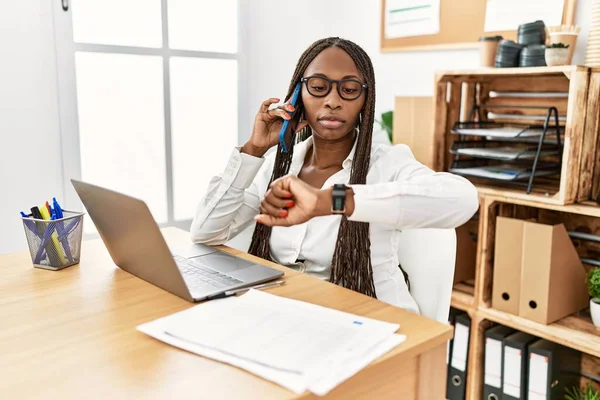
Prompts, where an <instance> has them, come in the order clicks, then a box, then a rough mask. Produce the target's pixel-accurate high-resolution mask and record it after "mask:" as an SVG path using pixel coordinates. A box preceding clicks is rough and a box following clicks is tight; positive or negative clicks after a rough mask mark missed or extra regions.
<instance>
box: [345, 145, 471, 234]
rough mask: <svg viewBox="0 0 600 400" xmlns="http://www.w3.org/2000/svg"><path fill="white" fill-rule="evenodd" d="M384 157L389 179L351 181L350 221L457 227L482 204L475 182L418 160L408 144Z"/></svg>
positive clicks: (390, 151)
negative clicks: (430, 166) (432, 168)
mask: <svg viewBox="0 0 600 400" xmlns="http://www.w3.org/2000/svg"><path fill="white" fill-rule="evenodd" d="M383 157H385V159H384V160H382V161H383V162H382V169H381V170H382V171H386V170H387V171H391V172H392V175H391V177H389V178H388V180H386V181H383V182H380V183H372V184H369V183H367V184H365V185H350V187H351V188H352V190H353V192H354V212H353V213H352V215H351V216H349V217H348V220H350V221H359V222H371V223H379V224H384V225H388V226H390V227H393V228H395V229H399V230H404V229H418V228H456V227H458V226H460V225H462V224H464V223H465V222H467V221H468V220H469V219H470V218H471V217H472V216H473V214H475V212H477V210H478V208H479V201H478V194H477V189H476V188H475V186H474V185H473V184H472V183H471V182H469V181H468V180H467V179H465V178H463V177H461V176H458V175H454V174H450V173H447V172H434V171H432V170H431V169H429V168H428V167H426V166H425V165H423V164H421V163H419V162H418V161H417V160H415V158H414V156H413V155H412V152H411V151H410V149H409V148H408V146H405V145H396V146H394V147H393V148H391V149H390V150H389V152H388V154H386V155H385V156H383Z"/></svg>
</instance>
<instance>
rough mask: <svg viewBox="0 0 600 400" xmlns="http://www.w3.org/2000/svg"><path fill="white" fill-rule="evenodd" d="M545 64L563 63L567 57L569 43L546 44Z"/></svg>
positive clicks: (550, 65)
mask: <svg viewBox="0 0 600 400" xmlns="http://www.w3.org/2000/svg"><path fill="white" fill-rule="evenodd" d="M544 58H545V59H546V65H548V66H549V67H552V66H555V65H565V64H566V63H567V60H568V58H569V45H568V44H564V43H552V44H549V45H547V46H546V51H545V53H544Z"/></svg>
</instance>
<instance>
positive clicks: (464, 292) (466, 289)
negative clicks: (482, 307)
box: [450, 283, 476, 311]
mask: <svg viewBox="0 0 600 400" xmlns="http://www.w3.org/2000/svg"><path fill="white" fill-rule="evenodd" d="M474 293H475V288H474V287H473V286H471V285H468V284H465V283H457V284H455V285H454V288H453V290H452V299H451V301H450V305H451V306H452V307H454V308H457V309H459V310H462V311H471V310H474V309H475V308H476V307H475V295H474Z"/></svg>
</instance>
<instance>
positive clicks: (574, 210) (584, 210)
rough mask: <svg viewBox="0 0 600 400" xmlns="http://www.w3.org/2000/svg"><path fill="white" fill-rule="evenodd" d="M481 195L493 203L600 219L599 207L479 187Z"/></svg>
mask: <svg viewBox="0 0 600 400" xmlns="http://www.w3.org/2000/svg"><path fill="white" fill-rule="evenodd" d="M477 190H478V191H479V193H480V194H484V195H485V196H486V198H487V199H490V200H492V201H494V200H497V201H500V202H503V203H510V204H518V205H522V206H530V207H536V208H542V209H546V210H553V211H560V212H565V213H571V214H579V215H587V216H590V217H600V206H599V205H592V204H590V205H583V204H570V205H566V206H565V205H561V204H559V201H558V200H557V201H555V202H554V203H552V198H551V197H548V196H544V195H539V194H533V193H532V194H529V195H526V194H524V193H523V192H521V191H518V190H510V189H504V188H503V189H498V188H492V187H488V186H477Z"/></svg>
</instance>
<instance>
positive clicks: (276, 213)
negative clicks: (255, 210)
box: [260, 200, 288, 218]
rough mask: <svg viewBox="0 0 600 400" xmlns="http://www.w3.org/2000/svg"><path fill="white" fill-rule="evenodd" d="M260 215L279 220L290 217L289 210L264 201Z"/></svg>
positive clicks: (261, 204)
mask: <svg viewBox="0 0 600 400" xmlns="http://www.w3.org/2000/svg"><path fill="white" fill-rule="evenodd" d="M260 213H261V214H266V215H270V216H272V217H278V218H285V217H287V216H288V211H287V210H284V209H281V208H278V207H275V206H274V205H272V204H269V203H268V202H266V201H264V200H263V201H262V202H261V203H260Z"/></svg>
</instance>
